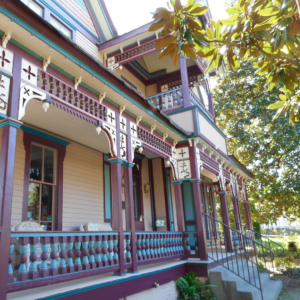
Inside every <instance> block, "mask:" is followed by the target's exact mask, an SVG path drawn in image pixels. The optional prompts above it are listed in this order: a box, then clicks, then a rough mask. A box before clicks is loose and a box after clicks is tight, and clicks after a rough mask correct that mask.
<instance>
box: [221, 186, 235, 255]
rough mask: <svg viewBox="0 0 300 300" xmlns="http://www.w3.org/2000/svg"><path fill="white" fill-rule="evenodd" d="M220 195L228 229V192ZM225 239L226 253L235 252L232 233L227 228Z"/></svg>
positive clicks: (224, 219)
mask: <svg viewBox="0 0 300 300" xmlns="http://www.w3.org/2000/svg"><path fill="white" fill-rule="evenodd" d="M219 195H220V200H221V208H222V216H223V223H224V224H225V225H227V226H228V227H230V224H229V215H228V207H227V199H226V192H225V191H222V192H219ZM224 239H225V240H226V251H227V252H233V250H232V241H231V235H230V231H229V229H228V228H226V227H225V228H224Z"/></svg>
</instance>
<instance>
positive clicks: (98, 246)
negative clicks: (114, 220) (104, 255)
mask: <svg viewBox="0 0 300 300" xmlns="http://www.w3.org/2000/svg"><path fill="white" fill-rule="evenodd" d="M101 240H102V238H101V235H96V237H95V247H96V250H95V253H96V255H95V262H96V268H101V267H102V262H101Z"/></svg>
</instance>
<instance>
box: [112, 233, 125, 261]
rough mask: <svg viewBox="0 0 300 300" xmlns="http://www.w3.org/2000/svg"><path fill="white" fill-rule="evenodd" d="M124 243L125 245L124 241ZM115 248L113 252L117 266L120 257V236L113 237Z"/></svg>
mask: <svg viewBox="0 0 300 300" xmlns="http://www.w3.org/2000/svg"><path fill="white" fill-rule="evenodd" d="M125 242H126V241H125ZM123 243H124V239H123ZM113 246H114V248H113V251H114V264H115V265H117V264H119V255H118V251H119V248H118V236H117V235H114V236H113ZM125 249H126V248H125Z"/></svg>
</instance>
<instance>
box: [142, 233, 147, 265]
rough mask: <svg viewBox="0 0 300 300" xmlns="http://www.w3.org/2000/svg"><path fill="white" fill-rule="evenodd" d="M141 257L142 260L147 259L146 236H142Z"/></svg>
mask: <svg viewBox="0 0 300 300" xmlns="http://www.w3.org/2000/svg"><path fill="white" fill-rule="evenodd" d="M142 256H143V260H145V259H147V256H146V235H145V234H142Z"/></svg>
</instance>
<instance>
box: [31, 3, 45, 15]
mask: <svg viewBox="0 0 300 300" xmlns="http://www.w3.org/2000/svg"><path fill="white" fill-rule="evenodd" d="M29 7H30V8H31V9H32V10H33V11H34V12H35V13H37V14H38V15H40V16H41V15H42V9H41V8H40V7H39V6H38V5H36V4H34V3H32V2H30V3H29Z"/></svg>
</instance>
